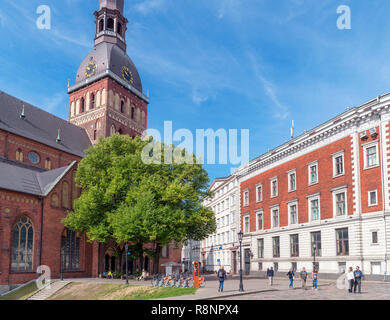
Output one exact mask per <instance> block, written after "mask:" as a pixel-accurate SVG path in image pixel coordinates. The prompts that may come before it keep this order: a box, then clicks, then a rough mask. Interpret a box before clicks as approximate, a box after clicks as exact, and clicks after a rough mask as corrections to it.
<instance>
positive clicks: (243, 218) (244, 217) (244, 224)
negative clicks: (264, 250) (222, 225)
mask: <svg viewBox="0 0 390 320" xmlns="http://www.w3.org/2000/svg"><path fill="white" fill-rule="evenodd" d="M246 219H248V231H247V230H246ZM242 222H243V223H242V224H243V228H242V229H243V231H244V234H247V233H250V232H251V219H250V215H249V213H247V214H245V215H243V216H242Z"/></svg>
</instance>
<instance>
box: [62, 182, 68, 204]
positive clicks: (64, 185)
mask: <svg viewBox="0 0 390 320" xmlns="http://www.w3.org/2000/svg"><path fill="white" fill-rule="evenodd" d="M62 207H63V208H69V184H68V183H67V182H66V181H64V182H63V183H62Z"/></svg>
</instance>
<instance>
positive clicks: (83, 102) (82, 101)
mask: <svg viewBox="0 0 390 320" xmlns="http://www.w3.org/2000/svg"><path fill="white" fill-rule="evenodd" d="M84 109H85V100H84V98H81V100H80V112H84Z"/></svg>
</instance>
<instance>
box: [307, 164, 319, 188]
mask: <svg viewBox="0 0 390 320" xmlns="http://www.w3.org/2000/svg"><path fill="white" fill-rule="evenodd" d="M313 167H316V169H317V181H315V182H313V181H312V180H311V168H313ZM307 168H308V169H307V170H308V176H309V186H312V185H314V184H318V183H319V177H318V161H314V162H311V163H309V164H308V165H307Z"/></svg>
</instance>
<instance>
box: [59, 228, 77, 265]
mask: <svg viewBox="0 0 390 320" xmlns="http://www.w3.org/2000/svg"><path fill="white" fill-rule="evenodd" d="M61 265H62V270H64V271H77V270H79V269H80V238H79V237H77V234H76V232H74V231H71V230H68V229H65V230H64V232H63V233H62V236H61Z"/></svg>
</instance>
